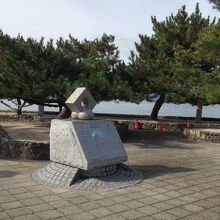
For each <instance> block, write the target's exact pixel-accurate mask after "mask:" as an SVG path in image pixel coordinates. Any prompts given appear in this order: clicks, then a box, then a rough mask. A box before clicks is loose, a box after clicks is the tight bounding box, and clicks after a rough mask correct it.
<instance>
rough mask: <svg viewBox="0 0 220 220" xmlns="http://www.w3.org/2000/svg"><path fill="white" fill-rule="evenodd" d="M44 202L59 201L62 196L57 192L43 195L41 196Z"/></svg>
mask: <svg viewBox="0 0 220 220" xmlns="http://www.w3.org/2000/svg"><path fill="white" fill-rule="evenodd" d="M40 198H41V199H42V200H43V201H44V202H52V201H57V200H60V199H62V197H60V196H58V195H56V194H51V195H47V196H41V197H40Z"/></svg>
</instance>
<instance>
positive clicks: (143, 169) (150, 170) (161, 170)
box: [130, 165, 195, 179]
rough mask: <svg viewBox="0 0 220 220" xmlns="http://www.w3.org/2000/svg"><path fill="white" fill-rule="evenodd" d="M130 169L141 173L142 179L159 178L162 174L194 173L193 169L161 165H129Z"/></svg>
mask: <svg viewBox="0 0 220 220" xmlns="http://www.w3.org/2000/svg"><path fill="white" fill-rule="evenodd" d="M130 167H131V168H133V169H135V170H137V171H139V172H140V173H142V175H143V176H144V179H147V178H152V177H156V176H161V175H164V174H171V173H183V172H192V171H195V169H192V168H188V167H168V166H161V165H130Z"/></svg>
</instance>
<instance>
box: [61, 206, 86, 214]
mask: <svg viewBox="0 0 220 220" xmlns="http://www.w3.org/2000/svg"><path fill="white" fill-rule="evenodd" d="M57 210H58V211H59V212H61V213H63V214H64V215H71V214H75V213H79V212H82V209H80V208H79V207H77V206H76V205H70V206H64V207H61V208H58V209H57Z"/></svg>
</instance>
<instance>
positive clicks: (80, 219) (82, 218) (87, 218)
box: [67, 212, 96, 220]
mask: <svg viewBox="0 0 220 220" xmlns="http://www.w3.org/2000/svg"><path fill="white" fill-rule="evenodd" d="M67 218H68V219H71V220H91V219H95V218H96V217H95V216H93V215H91V214H90V213H85V212H80V213H78V214H73V215H69V216H67Z"/></svg>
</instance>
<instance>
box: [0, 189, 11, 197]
mask: <svg viewBox="0 0 220 220" xmlns="http://www.w3.org/2000/svg"><path fill="white" fill-rule="evenodd" d="M8 195H11V193H10V192H9V191H6V190H1V191H0V197H1V196H8Z"/></svg>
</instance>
